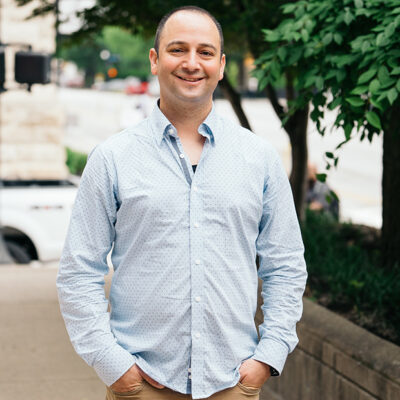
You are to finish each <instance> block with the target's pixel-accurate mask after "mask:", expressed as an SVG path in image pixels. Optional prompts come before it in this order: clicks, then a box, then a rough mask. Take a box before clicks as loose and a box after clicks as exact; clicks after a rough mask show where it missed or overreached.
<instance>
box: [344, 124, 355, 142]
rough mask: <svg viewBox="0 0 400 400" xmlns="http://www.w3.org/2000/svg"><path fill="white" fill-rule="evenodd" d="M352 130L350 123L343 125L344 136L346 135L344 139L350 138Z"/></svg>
mask: <svg viewBox="0 0 400 400" xmlns="http://www.w3.org/2000/svg"><path fill="white" fill-rule="evenodd" d="M352 130H353V126H352V125H351V124H346V126H345V127H344V136H345V137H346V140H350V136H351V131H352Z"/></svg>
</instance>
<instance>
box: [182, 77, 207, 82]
mask: <svg viewBox="0 0 400 400" xmlns="http://www.w3.org/2000/svg"><path fill="white" fill-rule="evenodd" d="M180 78H181V77H180ZM181 79H183V80H184V81H189V82H197V81H199V80H200V79H202V78H195V79H189V78H181Z"/></svg>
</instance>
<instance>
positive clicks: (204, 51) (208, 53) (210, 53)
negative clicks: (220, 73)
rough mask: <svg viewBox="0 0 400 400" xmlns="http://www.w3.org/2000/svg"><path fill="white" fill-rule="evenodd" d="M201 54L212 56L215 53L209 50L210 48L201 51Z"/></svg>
mask: <svg viewBox="0 0 400 400" xmlns="http://www.w3.org/2000/svg"><path fill="white" fill-rule="evenodd" d="M201 54H202V55H203V56H207V57H211V56H213V55H214V54H213V53H212V52H211V51H208V50H203V51H201Z"/></svg>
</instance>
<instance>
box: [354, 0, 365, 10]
mask: <svg viewBox="0 0 400 400" xmlns="http://www.w3.org/2000/svg"><path fill="white" fill-rule="evenodd" d="M354 4H355V6H356V8H361V7H362V6H363V5H364V4H363V1H362V0H354Z"/></svg>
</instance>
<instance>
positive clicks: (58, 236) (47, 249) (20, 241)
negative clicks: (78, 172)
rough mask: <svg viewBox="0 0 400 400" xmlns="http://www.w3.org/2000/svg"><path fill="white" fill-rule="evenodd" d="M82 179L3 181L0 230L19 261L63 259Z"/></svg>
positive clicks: (0, 188) (8, 247) (11, 252)
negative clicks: (72, 213)
mask: <svg viewBox="0 0 400 400" xmlns="http://www.w3.org/2000/svg"><path fill="white" fill-rule="evenodd" d="M78 181H79V178H74V177H71V178H70V179H68V180H59V181H53V180H42V181H39V180H35V181H22V180H15V181H10V180H9V181H5V180H0V205H1V207H0V230H1V233H2V236H3V239H4V241H5V245H6V248H7V250H8V252H9V253H10V255H11V257H12V258H13V259H14V261H15V262H16V263H22V264H25V263H29V262H30V261H33V260H39V261H52V260H57V259H59V258H60V256H61V252H62V248H63V245H64V240H65V236H66V233H67V229H68V225H69V219H70V215H71V209H72V206H73V203H74V201H75V196H76V192H77V186H78Z"/></svg>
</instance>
